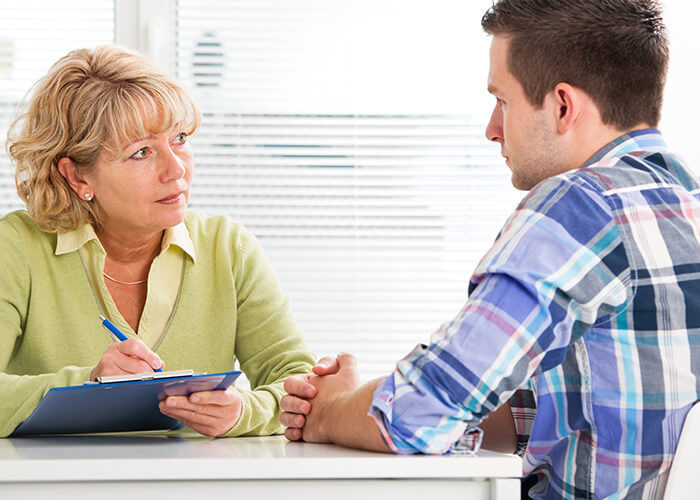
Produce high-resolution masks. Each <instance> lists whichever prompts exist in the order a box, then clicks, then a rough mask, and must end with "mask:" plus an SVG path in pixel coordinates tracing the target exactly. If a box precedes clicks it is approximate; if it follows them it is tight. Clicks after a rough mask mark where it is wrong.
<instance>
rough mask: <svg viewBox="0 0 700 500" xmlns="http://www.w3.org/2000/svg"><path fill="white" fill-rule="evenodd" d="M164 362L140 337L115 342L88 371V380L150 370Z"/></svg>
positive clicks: (159, 366)
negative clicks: (89, 371) (90, 370)
mask: <svg viewBox="0 0 700 500" xmlns="http://www.w3.org/2000/svg"><path fill="white" fill-rule="evenodd" d="M163 366H165V364H164V363H163V360H162V359H160V357H158V355H157V354H156V353H154V352H153V351H151V350H150V349H149V348H148V347H147V346H146V344H144V343H143V341H142V340H141V339H129V340H125V341H124V342H115V343H114V344H112V345H110V346H109V347H108V348H107V350H106V351H105V353H104V354H103V355H102V358H101V359H100V362H99V363H97V366H95V368H93V370H92V372H91V373H90V380H95V378H97V377H104V376H107V375H124V374H128V373H143V372H152V371H153V370H155V369H157V368H163Z"/></svg>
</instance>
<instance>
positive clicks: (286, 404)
mask: <svg viewBox="0 0 700 500" xmlns="http://www.w3.org/2000/svg"><path fill="white" fill-rule="evenodd" d="M338 369H339V365H338V360H337V358H331V357H328V356H326V357H323V358H321V359H320V360H319V361H318V363H317V364H316V366H314V367H313V368H312V371H313V372H314V373H315V374H316V375H318V376H323V375H332V374H335V373H338ZM311 378H312V375H292V376H291V377H289V378H287V380H285V381H284V390H285V391H287V394H286V395H285V396H282V400H281V401H280V405H281V406H282V409H283V410H284V412H283V413H282V415H280V423H281V424H282V425H284V426H285V427H287V429H285V431H284V435H285V436H286V437H287V439H289V440H290V441H299V440H300V439H301V437H302V429H303V427H304V424H305V423H306V415H308V414H309V412H310V411H311V403H310V402H309V400H310V399H311V398H313V397H314V396H316V392H317V390H316V387H315V386H314V385H313V384H311V382H310V381H309V380H310V379H311Z"/></svg>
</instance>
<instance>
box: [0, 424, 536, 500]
mask: <svg viewBox="0 0 700 500" xmlns="http://www.w3.org/2000/svg"><path fill="white" fill-rule="evenodd" d="M521 467H522V464H521V460H520V458H518V457H516V456H514V455H502V454H498V453H490V452H487V451H482V452H480V453H479V454H478V456H425V455H414V456H394V455H388V454H382V453H372V452H363V451H357V450H350V449H346V448H341V447H337V446H333V445H322V444H310V443H294V442H289V441H287V440H286V439H284V437H282V436H273V437H262V438H232V439H208V438H204V437H201V436H198V435H191V436H186V437H182V436H177V437H169V436H167V435H165V434H140V435H139V434H136V435H134V434H132V435H104V436H69V437H68V436H67V437H34V438H12V439H0V498H2V499H8V500H9V499H13V500H14V499H25V498H32V499H35V498H50V499H70V500H75V499H79V498H90V499H91V500H105V499H119V500H134V499H140V498H147V499H149V500H157V499H159V498H162V499H165V500H172V499H187V500H211V499H216V498H228V499H233V498H239V499H241V498H245V499H246V500H249V499H251V500H259V499H263V498H304V499H308V500H315V498H318V499H319V500H321V499H324V498H328V499H332V500H338V499H360V500H364V499H372V498H383V499H391V498H401V499H402V500H403V499H413V498H416V499H421V500H438V499H443V498H446V499H451V498H465V499H478V498H484V499H490V500H495V499H499V500H505V499H518V498H520V483H519V480H518V476H520V473H521ZM242 495H246V496H242ZM316 495H324V496H323V497H316Z"/></svg>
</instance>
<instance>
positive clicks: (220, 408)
mask: <svg viewBox="0 0 700 500" xmlns="http://www.w3.org/2000/svg"><path fill="white" fill-rule="evenodd" d="M158 407H159V408H160V411H161V413H163V414H164V415H167V416H169V417H172V418H174V419H176V420H179V421H180V422H182V423H183V424H185V425H186V426H188V427H191V428H192V429H194V430H196V431H197V432H199V433H200V434H203V435H205V436H211V437H217V436H223V435H224V434H226V433H227V432H228V431H230V430H231V429H232V428H233V426H234V425H236V423H237V422H238V419H239V418H240V416H241V409H242V402H241V395H240V393H239V392H238V391H237V390H236V389H234V388H233V387H229V388H228V389H226V390H225V391H223V390H220V391H202V392H193V393H192V394H190V395H189V396H169V397H167V398H166V399H164V400H163V401H161V402H160V403H159V404H158Z"/></svg>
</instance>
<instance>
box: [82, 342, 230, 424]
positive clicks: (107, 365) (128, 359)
mask: <svg viewBox="0 0 700 500" xmlns="http://www.w3.org/2000/svg"><path fill="white" fill-rule="evenodd" d="M163 367H164V363H163V360H162V359H160V357H159V356H158V355H157V354H156V353H154V352H153V351H151V350H150V349H149V348H148V346H146V344H144V343H143V341H141V340H140V339H129V340H125V341H123V342H115V343H114V344H112V345H110V346H109V347H108V348H107V350H106V351H105V353H104V354H103V355H102V358H101V359H100V361H99V363H97V366H95V368H94V369H93V370H92V372H91V373H90V380H95V378H97V377H100V376H108V375H123V374H129V373H143V372H150V371H153V370H155V369H156V368H163ZM158 407H159V409H160V411H161V413H163V414H164V415H167V416H169V417H172V418H174V419H176V420H179V421H180V422H182V423H183V424H185V425H186V426H188V427H191V428H192V429H194V430H195V431H197V432H199V433H200V434H203V435H205V436H211V437H216V436H223V435H224V434H226V433H227V432H228V431H229V430H231V429H232V428H233V426H234V425H235V424H236V423H237V422H238V419H239V418H240V416H241V409H242V402H241V395H240V393H239V392H238V391H237V390H236V389H234V388H233V387H229V388H228V389H226V390H225V391H202V392H194V393H192V394H190V395H189V396H168V397H167V398H166V399H164V400H162V401H161V402H160V403H159V405H158Z"/></svg>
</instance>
